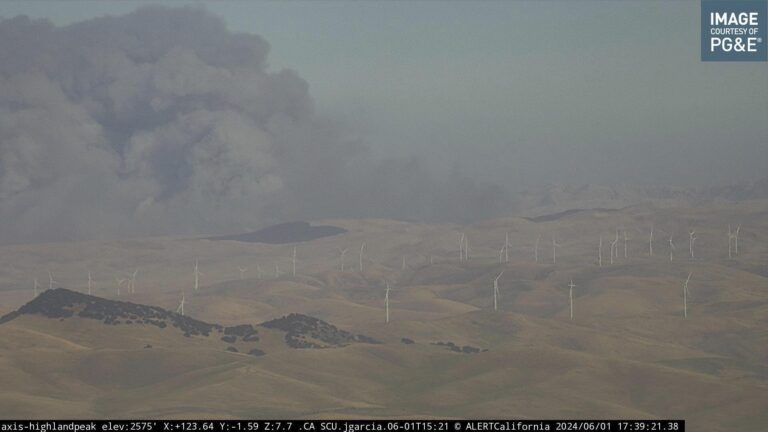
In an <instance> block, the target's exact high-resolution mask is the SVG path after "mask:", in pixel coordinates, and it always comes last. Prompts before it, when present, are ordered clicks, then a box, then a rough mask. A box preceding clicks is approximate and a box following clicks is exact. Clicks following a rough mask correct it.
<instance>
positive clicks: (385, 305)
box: [384, 281, 389, 323]
mask: <svg viewBox="0 0 768 432" xmlns="http://www.w3.org/2000/svg"><path fill="white" fill-rule="evenodd" d="M384 311H385V312H384V313H385V321H384V322H385V323H389V281H387V291H386V292H385V293H384Z"/></svg>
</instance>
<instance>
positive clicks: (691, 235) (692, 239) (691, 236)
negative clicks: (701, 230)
mask: <svg viewBox="0 0 768 432" xmlns="http://www.w3.org/2000/svg"><path fill="white" fill-rule="evenodd" d="M688 238H689V240H688V250H689V251H690V252H691V259H693V242H695V241H696V231H695V230H690V231H688Z"/></svg>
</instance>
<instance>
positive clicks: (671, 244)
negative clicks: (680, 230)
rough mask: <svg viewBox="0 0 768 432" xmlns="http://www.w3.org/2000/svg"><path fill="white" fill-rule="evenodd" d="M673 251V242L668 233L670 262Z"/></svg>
mask: <svg viewBox="0 0 768 432" xmlns="http://www.w3.org/2000/svg"><path fill="white" fill-rule="evenodd" d="M674 252H675V244H674V243H673V242H672V234H670V235H669V262H672V255H673V254H674Z"/></svg>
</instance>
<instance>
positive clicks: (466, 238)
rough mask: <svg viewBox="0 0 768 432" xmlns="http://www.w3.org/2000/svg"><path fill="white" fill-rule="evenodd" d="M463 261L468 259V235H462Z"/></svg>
mask: <svg viewBox="0 0 768 432" xmlns="http://www.w3.org/2000/svg"><path fill="white" fill-rule="evenodd" d="M464 261H469V236H466V237H464Z"/></svg>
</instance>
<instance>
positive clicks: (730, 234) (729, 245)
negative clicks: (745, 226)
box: [728, 224, 736, 259]
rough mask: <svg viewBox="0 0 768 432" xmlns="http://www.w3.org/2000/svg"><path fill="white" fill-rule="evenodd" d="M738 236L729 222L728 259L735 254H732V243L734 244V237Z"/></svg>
mask: <svg viewBox="0 0 768 432" xmlns="http://www.w3.org/2000/svg"><path fill="white" fill-rule="evenodd" d="M735 237H736V236H735V235H734V234H733V232H732V231H731V224H728V259H731V258H732V257H733V255H732V254H731V245H732V244H733V239H734V238H735Z"/></svg>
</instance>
